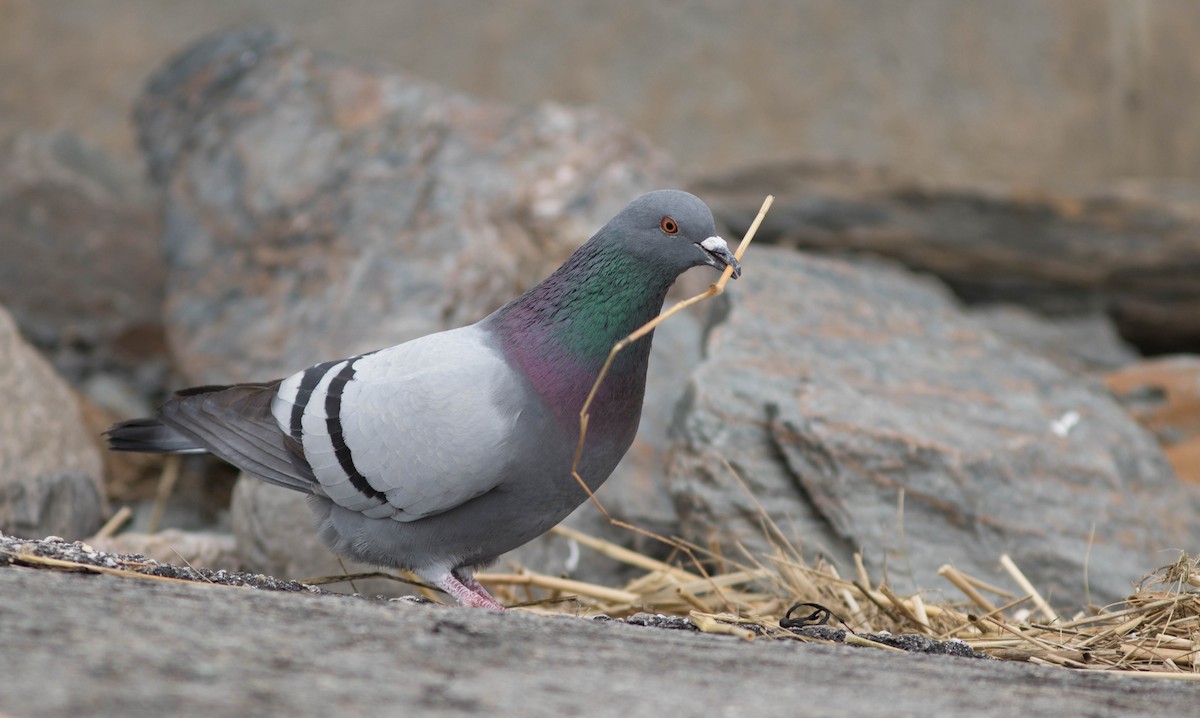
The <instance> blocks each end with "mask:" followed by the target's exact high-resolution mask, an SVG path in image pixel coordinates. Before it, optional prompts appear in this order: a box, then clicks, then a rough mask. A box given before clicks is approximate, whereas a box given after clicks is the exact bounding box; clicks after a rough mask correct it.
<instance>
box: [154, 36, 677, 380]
mask: <svg viewBox="0 0 1200 718" xmlns="http://www.w3.org/2000/svg"><path fill="white" fill-rule="evenodd" d="M197 108H203V109H202V111H200V110H197ZM136 117H137V122H138V129H139V133H140V138H141V144H142V147H143V150H144V152H145V155H146V157H147V162H148V165H149V168H150V173H151V175H152V176H153V177H155V178H156V179H157V180H158V181H159V182H161V183H162V184H163V185H164V186H165V187H166V188H167V199H166V202H167V206H166V228H165V237H164V238H165V243H166V251H167V262H168V267H169V277H170V293H169V296H168V299H167V305H166V322H167V327H168V333H169V339H170V344H171V349H172V352H173V355H174V356H175V358H176V360H177V362H178V363H179V366H180V367H181V369H182V370H183V372H184V374H185V376H186V377H187V379H188V380H189V381H193V382H202V383H203V382H208V383H212V382H218V383H227V382H229V381H231V380H239V379H264V378H273V377H274V376H277V375H279V374H280V373H281V372H283V371H290V370H294V369H296V368H297V367H303V366H307V365H310V364H313V363H316V362H317V361H321V360H324V359H327V358H329V357H331V356H345V355H347V354H352V353H354V352H356V351H360V350H369V349H374V348H378V347H380V346H389V345H392V344H397V343H399V342H401V341H403V340H406V339H410V338H413V337H416V336H420V335H422V334H427V333H429V332H431V331H435V330H438V329H443V328H446V327H449V326H455V325H461V324H465V323H469V322H472V321H475V320H476V319H478V318H479V317H481V316H483V315H484V314H486V313H487V312H489V311H491V310H492V309H495V308H496V307H498V306H500V305H501V304H502V303H504V302H506V301H507V300H508V299H510V298H512V297H513V296H515V295H516V294H518V293H520V292H521V291H522V290H524V289H525V288H527V287H529V286H532V284H533V283H534V282H536V281H538V280H540V279H541V278H543V277H544V276H545V275H546V274H547V273H548V272H549V271H550V270H552V269H553V268H555V267H557V266H558V264H560V263H561V261H562V260H563V259H565V257H566V256H567V255H568V254H569V253H570V251H571V250H573V249H574V248H575V247H577V246H578V245H580V244H582V242H583V241H584V240H585V239H587V237H588V236H590V235H591V233H592V232H593V231H595V229H596V228H598V227H599V226H600V225H601V224H603V223H604V222H605V221H607V220H608V218H609V217H610V216H612V215H613V214H615V213H616V211H617V210H619V209H621V208H622V207H623V206H624V205H625V203H626V202H628V201H629V200H630V199H631V198H632V197H633V196H636V195H637V194H640V193H641V192H643V191H646V190H648V189H652V188H657V187H660V186H663V185H667V184H670V177H671V171H670V167H669V162H668V160H667V159H666V157H665V155H664V154H663V153H661V152H659V151H658V150H656V149H654V148H653V147H651V146H650V145H649V144H648V143H647V142H646V141H645V140H643V139H641V138H640V137H639V136H638V135H636V134H635V133H633V132H632V131H630V130H628V129H626V128H625V127H623V126H621V125H619V124H618V123H616V122H615V121H613V120H611V119H609V118H607V117H605V116H603V115H602V114H600V113H599V112H596V111H593V110H586V109H568V108H566V107H563V106H559V105H553V104H542V105H538V106H536V107H534V108H532V109H529V110H525V111H518V110H516V109H513V108H510V107H506V106H503V105H498V104H492V103H488V102H484V101H481V100H476V99H473V98H470V97H467V96H465V95H460V94H456V93H453V92H450V91H447V90H444V89H442V88H440V87H437V86H434V85H431V84H429V83H426V82H422V81H419V80H417V79H415V78H412V77H408V76H406V75H403V74H401V73H396V72H387V71H383V70H380V69H374V68H371V69H367V68H363V67H359V66H356V65H352V64H348V63H346V62H343V61H339V60H334V59H331V58H329V57H325V56H322V55H318V54H314V53H311V52H309V51H307V50H306V49H304V48H302V47H299V46H296V45H294V44H292V43H291V42H290V41H289V40H287V39H285V38H283V37H281V36H279V35H277V34H276V33H274V32H271V31H269V30H242V31H236V32H230V33H226V34H221V35H216V36H213V37H210V38H208V39H205V40H203V41H201V42H199V43H198V44H196V45H194V46H192V47H191V48H190V49H188V50H186V51H185V52H184V53H182V54H181V55H180V56H178V57H177V58H175V59H174V60H172V61H170V62H169V63H167V64H166V65H165V66H164V67H163V68H162V69H161V70H159V71H158V72H157V73H156V74H155V75H154V76H153V78H152V79H151V80H150V82H149V84H148V86H147V89H146V92H145V94H144V95H143V97H142V98H141V100H140V102H139V103H138V107H137V112H136Z"/></svg>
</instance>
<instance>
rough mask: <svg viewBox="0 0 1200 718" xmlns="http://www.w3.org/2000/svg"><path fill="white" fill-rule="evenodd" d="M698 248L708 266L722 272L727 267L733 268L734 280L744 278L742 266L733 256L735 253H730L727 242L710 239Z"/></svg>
mask: <svg viewBox="0 0 1200 718" xmlns="http://www.w3.org/2000/svg"><path fill="white" fill-rule="evenodd" d="M696 246H697V247H699V248H700V251H701V252H703V253H704V263H705V264H707V265H708V266H710V267H716V268H717V269H722V270H723V269H725V268H726V267H733V278H734V279H737V278H738V277H740V276H742V265H741V264H739V263H738V261H737V257H734V256H733V252H730V251H729V245H728V244H725V240H723V239H721V238H720V237H709V238H708V239H706V240H704V241H703V242H701V243H699V244H697V245H696Z"/></svg>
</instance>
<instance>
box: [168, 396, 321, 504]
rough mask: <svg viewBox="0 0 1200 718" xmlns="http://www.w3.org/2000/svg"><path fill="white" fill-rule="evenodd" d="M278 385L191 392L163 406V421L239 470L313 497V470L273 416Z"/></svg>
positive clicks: (176, 397)
mask: <svg viewBox="0 0 1200 718" xmlns="http://www.w3.org/2000/svg"><path fill="white" fill-rule="evenodd" d="M278 386H279V382H272V383H270V384H237V385H234V386H229V387H217V388H213V387H204V388H202V389H194V390H189V391H187V392H182V393H180V394H178V395H176V396H175V398H173V399H171V400H170V401H168V402H167V403H166V404H163V406H162V408H161V409H159V413H158V418H159V420H160V421H162V422H163V423H164V424H166V425H167V426H169V427H171V428H172V429H175V430H176V431H178V432H179V433H180V434H183V435H184V436H186V437H188V438H190V439H192V440H194V441H195V442H196V443H197V444H199V445H201V446H203V447H204V448H206V449H208V450H209V451H210V452H211V453H213V454H214V455H216V456H217V457H219V458H221V459H223V460H225V461H228V462H229V463H231V464H233V465H234V466H237V467H238V468H240V469H243V470H245V471H248V472H250V473H252V474H254V475H256V476H258V477H260V478H262V479H264V480H266V481H268V482H270V483H273V484H278V485H280V486H283V487H286V488H289V489H295V490H297V491H303V492H306V493H312V491H313V487H314V484H315V481H316V479H315V477H314V476H313V473H312V470H311V469H310V468H309V467H308V465H307V463H306V462H305V461H304V459H303V457H300V456H297V455H296V453H295V442H294V441H292V440H291V438H290V437H288V436H287V435H286V434H284V433H283V431H281V430H280V428H279V425H278V424H277V423H276V421H275V418H274V416H272V414H271V401H272V399H274V397H275V392H276V388H277V387H278Z"/></svg>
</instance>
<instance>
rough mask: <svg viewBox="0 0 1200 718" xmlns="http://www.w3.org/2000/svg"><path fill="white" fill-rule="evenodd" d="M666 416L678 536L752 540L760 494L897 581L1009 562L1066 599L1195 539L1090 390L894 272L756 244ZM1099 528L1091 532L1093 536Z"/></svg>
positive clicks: (811, 548) (1181, 509)
mask: <svg viewBox="0 0 1200 718" xmlns="http://www.w3.org/2000/svg"><path fill="white" fill-rule="evenodd" d="M754 251H755V254H754V256H753V257H748V258H747V263H746V274H745V277H744V279H743V281H742V282H741V283H739V285H738V287H737V291H736V292H732V293H730V295H729V297H730V304H731V309H730V312H729V314H728V316H727V317H726V318H725V320H724V321H723V322H722V323H720V324H719V325H717V326H715V327H714V328H713V329H712V330H711V331H710V333H709V339H708V345H707V352H706V356H707V359H706V361H705V363H704V364H703V365H702V367H701V368H700V369H698V370H697V371H696V372H695V374H694V375H693V377H692V386H691V389H690V396H689V398H688V399H687V400H686V407H685V409H684V410H683V411H682V412H681V415H680V420H679V424H678V429H679V433H680V437H681V446H680V447H679V449H678V450H677V451H676V452H675V453H674V454H673V459H672V462H671V467H670V473H669V479H670V482H671V484H670V485H671V489H672V492H673V493H674V495H675V497H676V501H677V504H678V506H679V508H680V511H681V512H682V513H683V518H684V522H685V526H686V529H687V533H688V535H689V536H690V537H691V538H692V539H693V540H695V541H698V542H700V543H702V544H707V542H708V540H709V539H710V538H715V539H717V540H719V542H720V545H721V546H722V547H723V550H724V551H726V552H728V553H730V554H731V555H735V556H736V555H739V553H738V549H737V547H736V545H735V544H736V543H737V542H742V543H744V544H746V545H748V546H751V547H754V548H758V549H763V548H764V547H765V542H764V540H763V538H762V537H763V531H762V529H761V528H760V515H759V513H758V511H757V506H756V504H755V503H754V502H753V501H752V500H751V498H750V497H749V496H748V495H747V493H746V492H745V491H744V490H743V489H742V488H741V487H740V486H739V485H738V483H737V481H736V480H735V478H734V477H733V472H736V473H737V474H738V475H739V476H740V477H741V478H742V479H743V480H744V481H745V483H746V484H747V485H748V487H749V490H750V491H752V492H753V494H754V495H755V496H756V497H757V499H758V501H760V502H761V503H762V505H763V506H764V507H765V510H766V512H767V513H768V514H769V515H770V517H771V518H772V519H773V520H774V521H775V522H776V523H777V524H778V525H779V526H780V527H781V528H782V529H783V531H784V532H785V533H787V534H788V535H789V536H794V537H796V539H797V541H798V542H799V543H801V544H802V545H803V546H804V547H805V549H806V550H807V552H809V553H815V552H822V553H825V554H826V555H828V556H830V557H832V558H833V559H835V560H836V561H838V562H839V563H841V565H842V566H843V570H852V569H850V566H851V564H849V563H848V562H849V560H850V557H851V555H852V554H853V553H854V552H855V551H858V550H861V551H862V552H863V553H864V559H865V562H866V565H867V568H868V569H869V570H870V571H871V572H872V574H873V575H874V576H876V577H881V576H883V575H884V574H885V573H886V574H887V576H888V577H889V579H890V581H891V582H892V585H893V586H895V587H898V588H899V590H901V591H910V590H915V589H917V588H931V587H934V586H935V585H940V579H938V577H937V575H936V570H937V568H938V567H939V566H941V565H942V564H944V563H953V564H954V565H955V566H957V567H958V568H959V569H961V570H964V571H966V572H968V573H971V574H975V575H978V576H981V577H984V578H987V579H991V580H997V579H996V574H997V569H996V561H997V559H998V558H999V556H1000V555H1001V554H1004V553H1007V554H1009V555H1011V556H1012V558H1013V560H1014V561H1015V562H1016V563H1017V565H1018V566H1020V567H1021V568H1022V569H1023V570H1024V572H1025V573H1026V574H1027V575H1028V576H1029V578H1030V579H1031V580H1033V581H1034V582H1035V584H1036V585H1038V586H1039V587H1041V589H1042V590H1043V591H1046V592H1049V593H1050V594H1051V595H1052V596H1053V597H1054V598H1055V599H1059V600H1062V601H1064V602H1066V603H1067V605H1076V604H1077V602H1078V601H1081V600H1083V598H1084V595H1085V586H1088V587H1090V592H1091V593H1090V595H1091V597H1092V599H1094V600H1098V601H1100V602H1104V601H1106V600H1109V599H1115V598H1117V597H1119V596H1122V595H1124V594H1125V593H1126V592H1127V591H1128V590H1129V588H1130V586H1131V582H1133V581H1135V580H1137V579H1138V578H1139V577H1140V576H1142V575H1143V574H1145V573H1146V572H1147V571H1148V570H1149V569H1151V568H1153V567H1154V566H1157V565H1159V564H1161V563H1162V554H1161V551H1162V550H1163V549H1171V548H1183V549H1185V550H1194V549H1195V546H1196V544H1197V541H1198V536H1197V533H1196V526H1195V522H1194V520H1193V517H1194V515H1195V511H1196V507H1197V505H1198V503H1197V501H1196V496H1195V495H1194V494H1193V493H1190V492H1189V491H1188V490H1187V489H1185V488H1184V487H1183V486H1182V485H1181V484H1180V483H1179V482H1178V481H1177V480H1176V479H1175V477H1174V475H1173V474H1172V472H1171V468H1170V466H1169V465H1168V464H1167V463H1166V461H1165V460H1164V458H1163V455H1162V452H1161V450H1160V449H1159V448H1158V446H1157V445H1156V444H1155V442H1154V440H1153V439H1152V438H1151V437H1150V436H1149V435H1148V434H1147V433H1146V432H1145V431H1144V430H1142V429H1141V428H1140V427H1138V426H1137V425H1136V424H1135V423H1134V422H1133V420H1132V419H1131V418H1130V417H1129V416H1127V415H1126V414H1125V413H1124V412H1123V411H1122V410H1121V408H1120V407H1119V406H1118V405H1117V404H1116V402H1115V401H1114V400H1113V399H1112V397H1111V396H1110V395H1108V393H1107V392H1106V391H1105V389H1104V387H1103V386H1102V385H1100V383H1099V382H1098V381H1092V380H1080V379H1077V378H1074V377H1072V376H1071V375H1069V374H1067V373H1065V372H1064V371H1063V370H1061V369H1059V368H1058V367H1056V366H1054V365H1053V364H1051V363H1050V362H1048V361H1046V360H1044V359H1042V358H1040V357H1037V356H1033V355H1030V354H1028V353H1026V352H1024V351H1021V350H1019V349H1017V348H1015V347H1014V346H1012V345H1011V344H1008V343H1006V342H1004V341H1001V340H999V339H998V338H996V337H995V336H994V335H992V334H990V333H988V332H986V331H983V330H981V329H980V328H979V327H978V326H977V325H976V324H974V323H973V322H972V321H970V320H969V319H967V318H966V317H964V316H963V314H962V313H961V311H960V309H959V308H958V306H957V305H956V304H955V302H954V301H953V300H952V299H950V298H949V297H948V294H947V292H946V291H945V290H944V289H942V288H941V287H939V286H936V285H935V284H934V283H932V282H931V281H928V280H923V279H918V278H915V277H913V276H912V275H909V274H907V273H905V272H903V271H900V270H898V269H896V268H892V267H886V266H882V265H877V264H872V265H869V266H868V265H858V266H856V265H853V264H847V263H845V262H841V261H836V260H831V259H815V258H810V257H805V256H803V255H799V254H795V253H792V252H788V251H785V250H779V249H771V248H759V249H756V250H754ZM1093 531H1094V537H1093V535H1092V534H1093Z"/></svg>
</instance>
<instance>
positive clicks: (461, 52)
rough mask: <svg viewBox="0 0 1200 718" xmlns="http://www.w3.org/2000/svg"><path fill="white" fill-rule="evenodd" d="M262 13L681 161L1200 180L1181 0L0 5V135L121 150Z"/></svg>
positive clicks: (702, 170) (306, 34) (308, 38)
mask: <svg viewBox="0 0 1200 718" xmlns="http://www.w3.org/2000/svg"><path fill="white" fill-rule="evenodd" d="M243 23H268V24H271V25H273V26H275V27H278V28H280V29H283V30H285V31H287V32H289V33H291V34H293V35H294V36H295V37H296V38H297V39H298V40H300V41H301V42H302V43H304V44H306V45H308V46H311V47H314V48H318V49H322V50H327V51H331V52H334V53H337V54H341V55H344V56H348V57H354V58H370V59H376V60H379V61H381V62H384V63H387V64H390V65H394V66H397V67H399V68H403V69H405V70H407V71H409V72H411V73H413V74H415V75H418V76H421V77H425V78H428V79H430V80H433V81H436V82H439V83H443V84H445V85H448V86H450V87H453V88H457V89H460V90H464V91H466V92H469V93H472V94H476V95H480V96H484V97H490V98H495V99H498V100H502V101H504V102H509V103H518V104H522V103H533V102H536V101H539V100H545V99H551V100H558V101H563V102H568V103H594V104H597V105H600V106H602V107H604V108H606V109H607V110H608V111H610V112H612V113H615V114H616V115H618V116H619V117H621V118H622V119H624V120H625V121H627V122H629V123H631V124H632V125H634V126H636V127H638V128H640V129H641V130H642V131H644V132H645V133H646V134H647V135H648V136H649V137H650V139H651V140H653V141H654V142H655V143H656V144H658V145H659V146H662V147H664V148H666V149H667V150H669V151H670V152H671V153H672V154H673V155H674V156H675V157H676V158H677V159H678V161H679V163H680V165H681V169H682V170H683V172H684V174H685V176H687V177H696V176H699V175H704V174H708V173H713V172H720V171H724V170H728V169H731V168H735V167H739V166H744V165H748V164H751V163H756V162H760V161H762V160H773V159H788V158H794V157H817V158H838V159H850V160H854V161H859V162H865V163H869V164H884V165H892V166H895V167H897V168H902V169H903V171H905V172H906V173H908V174H910V175H914V176H918V177H921V178H924V179H928V180H931V181H941V180H946V181H957V180H963V179H967V178H970V179H973V180H999V181H1006V182H1014V183H1032V184H1040V185H1057V184H1062V183H1068V184H1078V183H1087V184H1090V183H1092V182H1103V181H1108V180H1112V179H1118V178H1128V177H1152V178H1191V179H1196V178H1200V132H1197V128H1198V127H1200V52H1197V50H1196V41H1197V37H1200V3H1197V2H1194V1H1193V0H995V1H991V2H988V1H982V0H980V1H967V2H964V1H963V0H904V1H900V0H896V1H886V2H885V1H883V0H876V1H863V0H788V1H778V0H776V1H767V2H752V3H730V2H727V0H678V1H674V2H656V3H642V2H622V3H595V2H587V1H586V0H500V1H499V2H490V3H477V2H467V1H465V0H450V1H443V2H436V3H431V2H417V1H413V0H343V1H342V2H339V3H336V4H334V3H328V2H317V1H316V0H294V1H292V2H273V1H272V0H205V1H204V2H194V1H190V0H106V1H105V2H76V1H74V0H0V139H3V137H5V136H8V135H9V134H11V133H13V132H14V131H16V130H18V129H20V128H40V129H58V128H65V129H70V130H73V131H75V132H77V133H78V134H79V135H81V136H82V137H83V138H84V139H85V140H87V141H89V142H91V143H95V144H99V145H100V146H102V147H104V148H107V149H109V150H112V151H116V152H117V153H118V154H119V155H121V156H123V157H126V158H128V159H129V161H130V162H131V163H132V162H135V161H136V159H135V157H136V155H135V154H134V152H133V146H132V145H133V139H132V132H131V129H130V123H129V120H128V115H129V111H130V105H131V102H132V100H133V98H134V97H135V95H136V94H137V93H138V91H139V89H140V87H141V84H142V82H143V80H144V79H145V77H146V75H147V74H148V73H149V72H150V71H151V70H152V69H153V68H154V67H156V66H158V65H159V64H160V63H161V62H162V61H163V58H164V57H166V56H167V55H168V54H169V53H173V52H176V51H178V50H179V49H181V48H182V47H184V46H185V45H186V44H187V43H189V42H191V41H192V40H194V39H195V38H197V37H199V36H201V35H204V34H207V33H209V32H212V31H214V30H218V29H223V28H226V27H229V26H232V25H237V24H243Z"/></svg>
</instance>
